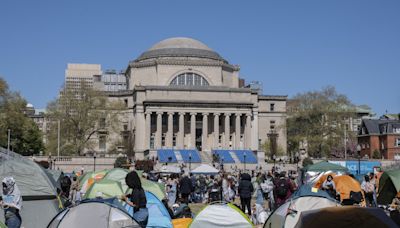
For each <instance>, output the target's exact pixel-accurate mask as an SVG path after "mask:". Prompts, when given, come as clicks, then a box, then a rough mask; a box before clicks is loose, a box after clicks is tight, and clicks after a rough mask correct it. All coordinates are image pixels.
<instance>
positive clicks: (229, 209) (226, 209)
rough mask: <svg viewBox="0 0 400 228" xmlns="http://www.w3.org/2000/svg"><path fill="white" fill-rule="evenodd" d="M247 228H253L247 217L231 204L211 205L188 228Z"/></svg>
mask: <svg viewBox="0 0 400 228" xmlns="http://www.w3.org/2000/svg"><path fill="white" fill-rule="evenodd" d="M203 227H207V228H217V227H218V228H219V227H232V228H249V227H254V225H253V224H252V223H251V221H250V220H249V219H248V217H247V216H246V215H245V214H243V212H242V211H241V210H240V209H239V208H237V207H236V206H234V205H233V204H230V203H229V204H211V205H208V206H206V207H205V208H204V209H203V210H202V211H200V212H199V214H198V215H197V216H196V217H195V218H194V219H193V221H192V224H190V228H203Z"/></svg>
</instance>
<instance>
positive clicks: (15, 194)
mask: <svg viewBox="0 0 400 228" xmlns="http://www.w3.org/2000/svg"><path fill="white" fill-rule="evenodd" d="M2 185H3V190H2V192H1V197H2V199H3V206H9V207H14V208H16V209H18V210H21V207H22V197H21V192H20V191H19V188H18V186H17V184H16V183H15V180H14V178H12V177H5V178H4V179H3V181H2Z"/></svg>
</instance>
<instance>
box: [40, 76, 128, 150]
mask: <svg viewBox="0 0 400 228" xmlns="http://www.w3.org/2000/svg"><path fill="white" fill-rule="evenodd" d="M123 107H124V106H123V102H119V101H115V102H111V101H110V100H109V99H108V97H107V96H106V95H105V94H104V93H103V92H100V91H96V90H94V89H92V88H91V87H90V86H89V85H87V84H86V83H85V82H83V81H82V82H81V85H80V87H79V88H78V89H74V90H73V89H68V88H67V89H64V90H63V92H62V93H61V95H60V97H59V98H58V99H56V100H55V101H53V102H51V103H49V105H48V107H47V111H48V118H49V119H50V133H49V137H48V138H49V140H48V144H47V148H48V150H50V151H56V150H57V138H58V132H57V131H58V122H60V126H61V127H60V135H61V136H60V144H61V148H60V152H61V154H62V155H70V154H75V155H83V154H84V152H86V151H89V152H90V151H94V148H95V144H96V143H95V142H94V141H93V140H92V139H94V138H95V137H96V136H102V135H103V136H106V135H108V136H109V135H111V134H118V128H119V127H120V124H119V123H120V121H118V117H119V116H120V115H121V114H123V110H124V108H123Z"/></svg>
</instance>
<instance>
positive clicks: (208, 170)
mask: <svg viewBox="0 0 400 228" xmlns="http://www.w3.org/2000/svg"><path fill="white" fill-rule="evenodd" d="M218 172H219V170H218V169H216V168H214V167H212V166H210V165H207V164H202V165H200V166H199V167H197V168H195V169H193V170H192V171H191V173H193V174H217V173H218Z"/></svg>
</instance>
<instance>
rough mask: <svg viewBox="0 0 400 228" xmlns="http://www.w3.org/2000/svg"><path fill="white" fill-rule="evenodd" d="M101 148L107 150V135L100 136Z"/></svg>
mask: <svg viewBox="0 0 400 228" xmlns="http://www.w3.org/2000/svg"><path fill="white" fill-rule="evenodd" d="M99 149H100V150H106V136H100V137H99Z"/></svg>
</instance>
